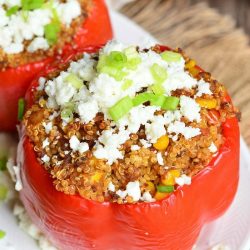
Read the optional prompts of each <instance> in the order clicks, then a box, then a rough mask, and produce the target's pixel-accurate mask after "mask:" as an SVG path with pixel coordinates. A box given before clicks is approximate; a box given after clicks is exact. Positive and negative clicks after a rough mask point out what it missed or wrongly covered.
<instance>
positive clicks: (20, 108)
mask: <svg viewBox="0 0 250 250" xmlns="http://www.w3.org/2000/svg"><path fill="white" fill-rule="evenodd" d="M24 109H25V101H24V99H23V98H20V99H19V100H18V113H17V118H18V120H19V121H21V120H22V119H23V115H24Z"/></svg>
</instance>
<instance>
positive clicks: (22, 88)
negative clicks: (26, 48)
mask: <svg viewBox="0 0 250 250" xmlns="http://www.w3.org/2000/svg"><path fill="white" fill-rule="evenodd" d="M112 37H113V32H112V27H111V23H110V19H109V15H108V10H107V8H106V5H105V1H104V0H93V9H92V10H91V13H90V15H89V17H88V18H87V19H86V20H85V21H84V22H83V25H82V27H81V28H80V29H79V31H78V32H77V34H76V35H75V38H74V42H73V44H74V47H73V46H72V45H69V44H68V45H65V47H64V49H63V55H67V54H71V53H73V52H75V51H77V50H79V49H82V48H84V47H86V46H89V45H93V46H95V45H99V44H104V43H106V42H107V41H108V40H110V39H111V38H112ZM58 56H59V55H55V56H54V57H50V58H46V59H44V60H41V61H39V62H33V63H29V64H25V65H22V66H19V67H17V68H7V69H6V70H2V71H0V107H1V110H0V131H14V130H15V129H16V124H17V123H18V121H17V110H18V105H17V103H18V99H19V98H21V97H24V95H25V92H26V90H27V88H28V86H29V85H30V83H31V81H32V80H33V79H34V77H35V76H36V75H37V74H38V73H40V72H41V71H43V70H44V69H45V68H46V66H47V65H49V64H50V63H51V62H52V61H54V60H56V59H57V57H58Z"/></svg>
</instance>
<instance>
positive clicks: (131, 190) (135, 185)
mask: <svg viewBox="0 0 250 250" xmlns="http://www.w3.org/2000/svg"><path fill="white" fill-rule="evenodd" d="M126 191H127V194H128V195H129V196H131V197H132V198H133V201H139V200H140V198H141V189H140V183H139V181H134V182H129V183H128V184H127V186H126Z"/></svg>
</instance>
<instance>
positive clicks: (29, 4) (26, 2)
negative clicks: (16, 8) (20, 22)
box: [21, 0, 44, 10]
mask: <svg viewBox="0 0 250 250" xmlns="http://www.w3.org/2000/svg"><path fill="white" fill-rule="evenodd" d="M43 4H44V0H21V6H22V9H23V10H35V9H40V8H41V7H42V6H43Z"/></svg>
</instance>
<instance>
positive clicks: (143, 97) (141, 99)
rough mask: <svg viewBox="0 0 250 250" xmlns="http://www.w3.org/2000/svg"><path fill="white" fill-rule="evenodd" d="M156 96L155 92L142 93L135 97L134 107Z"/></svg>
mask: <svg viewBox="0 0 250 250" xmlns="http://www.w3.org/2000/svg"><path fill="white" fill-rule="evenodd" d="M154 98H155V95H154V94H153V93H148V92H144V93H140V94H138V95H137V96H136V97H135V98H134V99H133V105H134V107H136V106H139V105H141V104H143V103H145V102H148V101H151V100H152V99H154Z"/></svg>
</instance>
